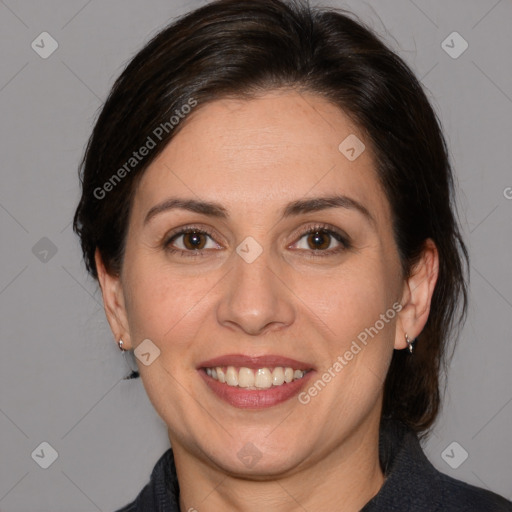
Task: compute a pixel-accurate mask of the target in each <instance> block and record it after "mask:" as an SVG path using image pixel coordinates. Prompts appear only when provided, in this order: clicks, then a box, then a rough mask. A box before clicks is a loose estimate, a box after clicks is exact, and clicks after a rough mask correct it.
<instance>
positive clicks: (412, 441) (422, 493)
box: [116, 420, 512, 512]
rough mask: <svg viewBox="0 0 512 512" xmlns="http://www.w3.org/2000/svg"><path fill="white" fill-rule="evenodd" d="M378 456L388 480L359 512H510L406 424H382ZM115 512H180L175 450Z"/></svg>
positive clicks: (500, 499) (510, 506) (507, 504)
mask: <svg viewBox="0 0 512 512" xmlns="http://www.w3.org/2000/svg"><path fill="white" fill-rule="evenodd" d="M379 457H380V462H381V467H382V469H383V472H384V475H385V477H386V480H385V482H384V484H383V485H382V487H381V488H380V490H379V492H378V493H377V494H376V495H375V496H374V497H373V498H372V499H371V500H370V501H369V502H368V503H367V504H366V505H365V506H364V507H363V508H362V509H361V512H442V511H443V512H444V511H447V512H512V502H510V501H508V500H506V499H505V498H503V497H501V496H499V495H498V494H495V493H493V492H490V491H487V490H484V489H481V488H479V487H475V486H472V485H469V484H466V483H464V482H462V481H460V480H455V479H454V478H452V477H450V476H448V475H445V474H444V473H441V472H440V471H437V469H435V468H434V466H433V465H432V464H431V463H430V462H429V461H428V459H427V458H426V456H425V454H424V453H423V450H422V448H421V446H420V443H419V440H418V438H417V436H416V434H415V433H414V432H413V431H412V430H410V429H409V428H408V427H406V426H405V425H403V424H402V423H399V422H396V421H390V420H385V421H383V423H382V425H381V431H380V441H379ZM263 510H265V509H264V508H263ZM116 512H180V508H179V486H178V480H177V477H176V467H175V465H174V457H173V453H172V449H171V448H169V450H167V451H166V452H165V453H164V454H163V455H162V457H160V459H159V460H158V462H157V463H156V465H155V467H154V469H153V472H152V473H151V478H150V481H149V483H148V484H146V486H145V487H144V488H143V489H142V491H141V492H140V494H139V495H138V496H137V498H136V499H135V500H134V501H133V502H132V503H130V504H129V505H127V506H125V507H123V508H122V509H119V510H118V511H116ZM181 512H186V511H181Z"/></svg>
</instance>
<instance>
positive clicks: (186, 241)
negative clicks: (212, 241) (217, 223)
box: [183, 231, 206, 250]
mask: <svg viewBox="0 0 512 512" xmlns="http://www.w3.org/2000/svg"><path fill="white" fill-rule="evenodd" d="M183 245H184V246H185V247H186V248H187V249H189V250H195V249H202V248H203V247H204V246H205V245H206V237H205V235H204V233H200V232H198V231H192V232H188V233H184V234H183Z"/></svg>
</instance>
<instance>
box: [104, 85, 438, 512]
mask: <svg viewBox="0 0 512 512" xmlns="http://www.w3.org/2000/svg"><path fill="white" fill-rule="evenodd" d="M180 128H181V130H180V131H179V132H178V133H177V135H176V136H175V138H174V139H173V140H172V141H171V142H170V143H169V145H168V146H167V147H166V148H165V150H164V151H163V152H162V153H161V154H160V155H159V157H158V158H157V159H156V160H154V161H153V162H152V163H151V165H150V166H149V167H148V169H147V170H146V172H145V173H144V175H143V176H142V179H141V181H140V183H139V185H138V188H137V190H136V194H135V197H134V203H133V208H132V211H131V216H130V219H129V229H128V235H127V243H126V253H125V259H124V262H123V267H122V271H121V274H120V276H115V275H110V274H108V273H107V272H106V271H105V267H104V265H103V262H102V260H101V256H100V254H99V252H98V251H97V253H96V262H97V266H98V271H99V282H100V285H101V289H102V293H103V299H104V303H105V311H106V315H107V318H108V321H109V323H110V326H111V329H112V332H113V334H114V336H115V340H116V341H117V340H118V339H120V338H122V339H123V341H124V346H125V348H128V349H135V348H136V347H137V346H138V344H139V343H141V342H142V340H144V339H147V338H149V339H150V340H151V341H152V342H153V343H154V344H155V345H156V346H157V347H158V348H159V350H160V355H159V357H157V358H156V359H155V361H154V362H153V363H152V364H150V365H149V366H145V365H143V364H141V363H140V362H139V361H138V365H139V370H140V374H141V378H142V381H143V384H144V386H145V389H146V391H147V394H148V396H149V399H150V400H151V402H152V404H153V405H154V407H155V409H156V411H157V412H158V414H159V415H160V416H161V418H162V419H163V420H164V421H165V422H166V424H167V425H168V435H169V440H170V442H171V445H172V447H173V451H174V455H175V463H176V468H177V473H178V478H179V482H180V508H181V510H182V511H188V510H190V509H191V508H192V509H196V510H200V511H218V510H240V511H242V510H243V511H258V512H260V511H261V509H262V505H264V506H265V509H266V510H272V511H279V512H281V511H282V512H284V511H291V510H297V509H298V508H300V507H304V509H306V510H308V511H320V510H322V511H326V510H340V506H342V507H343V510H345V511H357V510H360V508H362V507H363V506H364V504H365V503H367V502H368V501H369V500H370V499H371V498H372V497H373V496H374V495H375V494H376V493H377V492H378V490H379V489H380V487H381V486H382V484H383V482H384V476H383V473H382V471H381V468H380V465H379V461H378V427H379V418H380V413H381V407H382V397H383V383H384V378H385V375H386V373H387V370H388V367H389V364H390V360H391V357H392V354H393V350H403V349H405V348H406V347H407V344H406V342H405V338H404V335H405V333H407V334H408V335H409V337H410V339H414V338H415V337H416V336H417V335H418V334H419V333H420V332H421V330H422V329H423V327H424V325H425V323H426V321H427V318H428V314H429V310H430V301H431V297H432V293H433V290H434V286H435V283H436V280H437V267H438V253H437V250H436V247H435V245H434V244H433V242H432V241H430V240H428V241H427V244H426V245H425V250H424V253H423V257H422V258H421V260H420V261H419V263H418V265H417V266H416V267H415V269H414V272H413V274H412V275H411V276H410V277H409V278H408V279H404V277H403V276H402V273H401V267H400V261H399V257H398V252H397V247H396V244H395V241H394V239H393V235H392V225H391V209H390V205H389V203H388V201H387V198H386V196H385V194H384V191H383V190H382V189H381V187H380V185H379V182H378V179H377V175H376V173H375V164H374V159H373V156H372V153H371V148H370V141H369V140H366V139H365V137H364V135H363V134H362V132H361V131H360V130H359V129H358V127H357V126H356V125H354V124H353V123H352V121H351V120H350V119H349V118H348V117H347V116H346V115H345V114H344V113H343V112H342V111H340V110H339V109H338V108H337V107H336V106H334V105H332V104H331V103H329V102H327V101H326V100H324V99H322V98H320V97H317V96H315V95H312V94H306V93H300V94H299V93H298V92H296V91H292V90H281V91H271V92H267V93H265V94H264V95H261V96H260V97H258V98H256V99H252V100H233V99H230V100H219V101H215V102H212V103H209V104H206V105H204V106H202V107H198V108H196V109H195V110H194V111H193V112H192V113H191V114H190V115H189V116H188V118H187V120H186V121H185V122H184V124H183V126H181V127H180ZM350 134H355V135H356V136H357V137H358V138H359V139H360V140H362V141H363V142H364V143H365V145H366V150H365V151H364V152H363V153H362V154H361V155H360V156H359V157H358V158H357V159H356V160H354V161H349V160H348V159H347V158H346V157H345V156H344V155H343V154H342V153H341V152H340V151H339V150H338V146H339V144H340V143H341V142H342V141H343V140H344V139H345V138H346V137H347V136H348V135H350ZM333 193H338V194H344V195H346V196H349V197H351V198H353V199H356V200H357V201H359V202H360V203H362V204H363V205H364V206H365V207H366V208H367V209H368V211H369V212H370V213H371V215H372V216H373V218H374V219H375V225H372V223H371V222H369V221H368V220H367V219H366V218H365V217H364V216H363V215H362V214H361V213H359V212H358V211H356V210H354V209H347V208H327V209H323V210H321V211H316V212H309V213H302V214H299V215H296V216H293V217H289V218H288V217H287V218H282V216H281V212H282V210H283V208H284V207H285V206H286V205H287V204H288V203H289V202H292V201H295V200H299V199H302V200H303V199H307V198H312V197H320V196H329V195H332V194H333ZM171 196H172V197H179V198H191V199H196V200H203V201H213V202H216V203H220V204H221V205H222V206H223V207H224V208H225V209H226V211H227V213H228V217H227V218H225V219H219V218H215V217H211V216H208V215H205V214H200V213H195V212H191V211H187V210H184V209H173V210H168V211H165V212H162V213H159V214H157V215H155V216H154V217H153V218H152V219H151V220H150V221H149V222H148V223H146V224H145V223H144V218H145V216H146V214H147V213H148V211H149V210H150V209H151V208H152V207H154V206H155V205H157V204H159V203H161V202H162V201H164V200H166V199H167V198H169V197H171ZM317 223H320V224H325V223H327V224H329V225H331V226H332V227H334V228H337V229H338V230H340V231H341V232H342V233H344V234H346V235H348V236H349V237H350V240H351V247H350V248H344V247H343V245H342V244H340V242H338V241H337V240H336V239H335V238H334V237H329V236H328V235H326V236H327V238H326V239H323V240H324V241H325V245H324V246H323V247H324V248H325V247H327V250H330V249H333V250H336V249H341V251H340V252H338V253H331V254H328V255H326V256H321V255H318V253H320V252H321V251H322V250H326V249H316V250H315V247H316V246H315V242H314V240H313V241H311V237H309V238H308V235H307V234H306V235H304V234H303V233H304V232H307V230H308V229H309V228H311V227H314V226H315V225H316V224H317ZM189 224H193V225H194V227H197V228H203V229H205V228H206V229H209V230H211V231H212V237H211V238H210V237H209V236H208V235H204V238H200V239H199V240H200V241H201V243H202V244H203V245H202V247H203V249H202V253H203V256H198V255H197V253H198V251H197V250H196V251H194V250H193V249H187V247H193V246H192V244H191V243H190V236H188V238H187V236H179V237H178V238H177V239H175V240H174V241H173V242H172V246H173V247H175V248H178V249H179V248H181V249H182V250H188V252H189V254H190V253H194V252H195V255H192V256H190V255H189V256H185V255H181V254H179V253H175V254H172V253H169V252H167V251H166V248H165V242H166V240H168V238H169V235H170V234H171V233H172V232H173V231H174V230H176V228H180V227H182V226H186V225H189ZM248 236H251V237H253V238H254V239H255V240H256V241H257V242H258V243H259V244H260V246H261V248H262V249H263V252H262V253H261V254H260V256H259V257H258V258H256V260H255V261H253V262H252V263H247V262H246V261H245V260H244V259H242V258H241V257H240V256H239V255H238V254H237V252H236V248H237V246H238V245H239V244H240V243H241V242H242V241H243V240H244V239H245V238H246V237H248ZM185 239H186V240H185ZM185 242H188V245H184V244H185ZM320 244H322V241H321V242H320ZM314 253H315V254H317V256H316V257H315V254H314ZM308 256H309V257H308ZM397 301H398V302H399V303H401V304H402V306H403V308H402V310H401V311H400V312H399V313H398V314H397V315H396V316H395V317H394V319H392V320H390V321H389V322H388V323H386V324H385V326H384V328H383V329H381V330H380V331H379V332H378V334H377V335H375V336H374V337H373V338H370V339H369V342H368V344H367V345H366V346H364V348H363V349H362V350H361V351H360V352H359V353H358V354H357V355H355V356H354V358H353V359H352V360H351V361H350V362H349V363H348V364H347V365H346V366H345V367H344V368H343V370H342V371H340V372H338V373H337V374H336V377H335V378H333V379H332V380H331V382H330V383H328V385H326V386H325V387H324V388H323V389H322V390H321V392H320V393H318V395H317V396H315V397H314V398H312V399H311V401H310V402H309V403H308V404H307V405H304V404H301V403H300V402H299V401H298V400H297V397H294V398H292V399H290V400H288V401H286V402H284V403H281V404H279V405H276V406H273V407H270V408H266V409H260V410H254V409H250V410H248V409H238V408H235V407H232V406H231V405H229V404H227V403H226V402H224V401H222V400H220V399H219V398H218V397H217V396H216V395H215V394H214V393H213V392H212V391H210V389H209V388H208V387H207V386H206V384H205V383H204V381H203V380H202V379H201V378H200V376H199V375H198V372H197V369H196V368H197V366H198V365H199V363H200V362H202V361H205V360H206V359H210V358H212V357H217V356H220V355H223V354H230V353H241V354H247V355H264V354H279V355H283V356H288V357H292V358H294V359H299V360H302V361H307V362H309V363H311V366H312V367H314V368H315V369H316V371H317V376H321V375H322V373H324V372H325V371H327V369H328V368H329V367H332V365H333V363H334V362H335V361H336V360H337V358H338V356H340V355H343V354H344V353H345V352H346V351H347V350H348V349H349V348H350V345H351V343H352V341H353V340H355V339H357V335H358V334H359V333H361V332H362V331H364V329H365V328H368V327H370V326H374V325H375V322H376V321H377V320H378V319H379V317H380V315H381V314H384V313H386V311H388V310H389V309H390V308H391V307H392V305H393V303H395V302H397ZM314 380H316V378H315V379H314ZM248 443H252V444H253V445H254V446H256V447H257V449H258V450H259V453H260V454H261V458H260V459H259V460H258V462H257V463H256V464H255V465H254V466H253V467H247V466H246V465H244V464H243V463H242V461H241V460H240V459H239V457H238V456H237V454H238V452H239V451H240V450H241V449H243V448H244V446H246V445H247V444H248Z"/></svg>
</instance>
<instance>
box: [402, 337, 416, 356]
mask: <svg viewBox="0 0 512 512" xmlns="http://www.w3.org/2000/svg"><path fill="white" fill-rule="evenodd" d="M405 341H406V342H407V345H408V346H409V353H411V354H412V351H413V349H414V342H415V341H416V340H415V339H414V340H412V341H411V340H410V339H409V336H408V335H407V333H405Z"/></svg>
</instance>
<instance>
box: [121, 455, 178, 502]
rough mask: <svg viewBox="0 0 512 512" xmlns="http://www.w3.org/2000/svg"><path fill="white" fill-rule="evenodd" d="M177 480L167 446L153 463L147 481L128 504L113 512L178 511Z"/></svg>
mask: <svg viewBox="0 0 512 512" xmlns="http://www.w3.org/2000/svg"><path fill="white" fill-rule="evenodd" d="M178 494H179V487H178V480H177V477H176V469H175V466H174V456H173V453H172V449H171V448H169V449H168V450H167V451H166V452H165V453H164V454H163V455H162V456H161V457H160V459H158V461H157V463H156V464H155V466H154V468H153V471H152V472H151V477H150V479H149V482H148V483H147V484H146V485H145V486H144V487H143V489H142V490H141V491H140V492H139V494H138V495H137V497H136V498H135V499H134V500H133V501H132V502H131V503H129V504H128V505H125V506H124V507H122V508H120V509H118V510H116V511H115V512H179V506H178Z"/></svg>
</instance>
